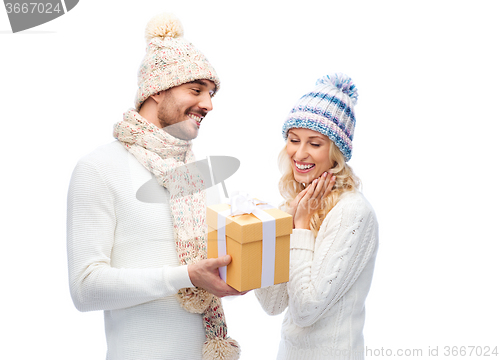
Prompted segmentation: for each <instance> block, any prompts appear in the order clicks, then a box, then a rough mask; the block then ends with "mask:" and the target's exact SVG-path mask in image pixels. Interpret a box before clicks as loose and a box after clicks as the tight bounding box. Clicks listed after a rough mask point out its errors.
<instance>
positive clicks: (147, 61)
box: [135, 13, 220, 110]
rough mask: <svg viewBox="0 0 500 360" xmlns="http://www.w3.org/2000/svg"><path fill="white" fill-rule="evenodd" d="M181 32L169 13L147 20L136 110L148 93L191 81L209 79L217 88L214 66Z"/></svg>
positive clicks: (180, 27)
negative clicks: (145, 46)
mask: <svg viewBox="0 0 500 360" xmlns="http://www.w3.org/2000/svg"><path fill="white" fill-rule="evenodd" d="M183 34H184V30H183V28H182V24H181V23H180V21H179V20H178V19H177V18H176V17H175V16H174V15H172V14H167V13H165V14H160V15H158V16H155V17H154V18H152V19H151V20H150V21H149V22H148V24H147V26H146V40H147V42H148V45H147V48H146V56H145V57H144V59H143V61H142V63H141V66H140V68H139V73H138V85H139V88H138V90H137V94H136V97H135V106H136V109H137V110H139V109H140V107H141V105H142V103H143V102H144V101H145V100H146V99H147V98H148V97H149V96H151V95H152V94H155V93H157V92H159V91H162V90H167V89H170V88H172V87H174V86H178V85H182V84H184V83H188V82H191V81H195V80H201V79H206V80H211V81H213V82H214V83H215V90H216V91H217V90H218V89H219V87H220V81H219V77H218V76H217V73H216V72H215V69H214V68H213V67H212V65H210V63H209V62H208V60H207V58H206V57H205V56H204V55H203V54H202V53H201V52H200V51H199V50H198V49H196V48H195V47H194V45H193V44H191V43H190V42H188V41H187V40H185V39H184V38H183V37H182V36H183Z"/></svg>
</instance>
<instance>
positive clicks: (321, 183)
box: [289, 172, 336, 229]
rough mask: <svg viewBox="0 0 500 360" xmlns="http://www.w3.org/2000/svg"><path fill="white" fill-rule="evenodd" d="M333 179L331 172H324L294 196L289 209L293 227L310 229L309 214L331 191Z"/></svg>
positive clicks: (310, 214) (317, 207) (316, 208)
mask: <svg viewBox="0 0 500 360" xmlns="http://www.w3.org/2000/svg"><path fill="white" fill-rule="evenodd" d="M335 179H336V177H335V176H333V175H332V174H331V173H329V172H324V173H323V175H321V176H320V177H319V178H317V179H314V181H313V182H312V183H310V184H309V185H308V186H307V187H306V188H305V189H304V190H302V191H301V192H300V193H299V194H298V195H297V196H296V197H295V199H294V200H293V201H292V203H291V204H290V206H291V209H290V211H289V213H290V214H291V215H292V216H293V224H294V228H295V229H310V227H309V222H310V220H311V216H312V214H313V213H314V212H315V211H316V210H318V209H319V207H320V206H321V202H322V200H323V198H325V197H326V196H328V194H330V192H331V191H332V189H333V187H334V185H335Z"/></svg>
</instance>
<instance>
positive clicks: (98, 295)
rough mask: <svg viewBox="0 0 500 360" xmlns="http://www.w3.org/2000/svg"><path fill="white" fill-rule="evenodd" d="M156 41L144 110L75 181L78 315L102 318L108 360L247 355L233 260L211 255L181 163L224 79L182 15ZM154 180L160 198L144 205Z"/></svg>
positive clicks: (142, 94) (153, 35)
mask: <svg viewBox="0 0 500 360" xmlns="http://www.w3.org/2000/svg"><path fill="white" fill-rule="evenodd" d="M146 38H147V39H148V47H147V53H146V56H145V58H144V60H143V62H142V64H141V68H140V70H139V89H138V91H137V95H136V104H135V105H136V107H135V109H130V110H128V111H127V112H126V113H125V114H124V119H123V121H121V122H119V123H118V124H116V125H115V128H114V136H115V138H116V139H117V141H115V142H113V143H111V144H108V145H105V146H103V147H101V148H99V149H97V150H95V151H94V152H93V153H91V154H89V155H87V156H86V157H84V158H83V159H81V160H80V161H79V163H78V164H77V166H76V168H75V170H74V173H73V176H72V179H71V184H70V188H69V193H68V228H67V231H68V234H67V242H68V243H67V246H68V264H69V281H70V290H71V295H72V298H73V301H74V304H75V306H76V307H77V309H78V310H80V311H92V310H104V317H105V330H106V340H107V345H108V353H107V359H109V360H127V359H131V360H132V359H133V360H137V359H148V360H153V359H162V360H165V359H175V360H179V359H189V360H191V359H202V358H203V359H237V358H238V357H239V348H238V344H237V343H236V342H235V341H234V340H232V339H231V338H229V337H227V334H226V326H225V319H224V313H223V312H222V307H221V303H220V299H219V298H218V297H223V296H227V295H237V294H239V293H238V292H237V291H236V290H234V289H232V288H231V287H229V286H228V285H226V284H225V283H224V282H223V281H222V280H221V279H220V278H219V275H218V268H219V267H222V266H226V265H227V264H228V263H229V262H230V261H231V258H230V256H226V257H221V258H218V259H208V260H207V259H204V258H205V257H206V254H205V249H206V245H205V244H206V238H205V237H206V226H205V199H204V191H199V190H200V189H203V179H202V178H200V177H199V176H197V174H196V173H193V172H189V170H186V167H185V166H183V165H185V164H187V163H190V162H192V161H194V157H193V153H192V150H191V141H190V140H192V139H194V138H196V137H197V135H198V131H199V128H200V125H201V123H202V122H203V119H204V118H205V116H206V115H207V114H208V112H210V111H211V110H212V101H211V98H212V96H213V95H214V94H215V92H216V91H217V90H218V88H219V78H218V77H217V74H216V73H215V70H214V69H213V67H212V66H211V65H210V63H209V62H208V60H207V59H206V58H205V57H204V56H203V54H201V53H200V52H199V51H198V50H197V49H196V48H194V46H193V45H192V44H190V43H189V42H187V41H186V40H184V38H183V37H182V27H181V24H180V22H179V21H178V20H177V19H176V18H175V17H174V16H172V15H168V14H162V15H160V16H157V17H155V18H153V19H152V20H151V21H150V22H149V23H148V26H147V29H146ZM177 169H183V170H182V171H177ZM152 176H153V177H155V178H156V179H157V181H158V186H157V187H156V188H154V189H153V195H154V197H155V198H156V199H159V200H158V201H141V200H140V197H139V196H138V195H137V194H138V189H139V188H140V187H141V185H143V184H144V183H146V182H147V181H148V180H150V179H151V177H152ZM212 294H213V295H212ZM214 295H215V296H214Z"/></svg>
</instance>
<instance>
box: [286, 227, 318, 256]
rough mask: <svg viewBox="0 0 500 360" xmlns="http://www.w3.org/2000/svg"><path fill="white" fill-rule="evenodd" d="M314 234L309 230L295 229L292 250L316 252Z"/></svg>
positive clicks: (291, 240)
mask: <svg viewBox="0 0 500 360" xmlns="http://www.w3.org/2000/svg"><path fill="white" fill-rule="evenodd" d="M314 240H315V239H314V233H313V232H312V231H311V230H307V229H293V232H292V236H291V237H290V249H300V250H310V251H314Z"/></svg>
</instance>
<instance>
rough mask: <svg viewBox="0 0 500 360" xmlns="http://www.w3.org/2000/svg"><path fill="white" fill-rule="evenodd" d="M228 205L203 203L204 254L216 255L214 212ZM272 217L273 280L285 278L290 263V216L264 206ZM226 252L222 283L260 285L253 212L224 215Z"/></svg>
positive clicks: (257, 223)
mask: <svg viewBox="0 0 500 360" xmlns="http://www.w3.org/2000/svg"><path fill="white" fill-rule="evenodd" d="M228 209H230V205H229V204H218V205H212V206H208V207H207V223H208V244H207V255H208V258H217V257H218V245H217V241H218V238H217V219H218V213H220V212H223V211H226V210H228ZM263 211H265V212H266V213H268V214H269V215H271V216H272V217H273V218H274V219H275V224H276V239H275V240H276V244H275V262H274V284H280V283H283V282H287V281H288V273H289V264H290V234H291V233H292V228H293V219H292V216H291V215H290V214H288V213H286V212H284V211H281V210H279V209H277V208H270V209H264V210H263ZM225 231H226V252H227V253H228V254H229V255H231V257H232V261H231V263H230V264H229V265H228V266H227V277H226V283H227V284H228V285H229V286H231V287H233V288H234V289H236V290H238V291H247V290H252V289H257V288H260V287H261V274H262V237H263V235H262V221H261V220H259V218H257V217H256V216H255V215H253V214H243V215H237V216H226V226H225Z"/></svg>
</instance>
